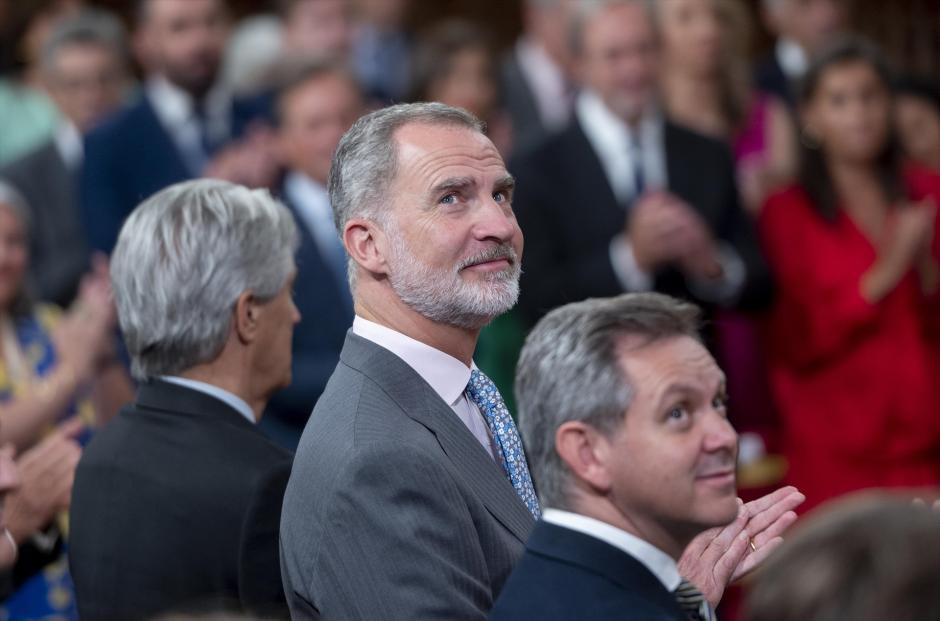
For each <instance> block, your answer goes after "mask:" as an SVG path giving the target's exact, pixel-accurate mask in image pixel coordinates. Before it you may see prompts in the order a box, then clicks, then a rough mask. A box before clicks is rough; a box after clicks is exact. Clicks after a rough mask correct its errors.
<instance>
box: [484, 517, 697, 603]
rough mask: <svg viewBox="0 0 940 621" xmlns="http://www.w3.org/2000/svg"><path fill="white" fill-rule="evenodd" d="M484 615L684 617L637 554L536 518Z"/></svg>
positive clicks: (672, 596) (661, 584) (671, 595)
mask: <svg viewBox="0 0 940 621" xmlns="http://www.w3.org/2000/svg"><path fill="white" fill-rule="evenodd" d="M489 619H490V621H527V620H531V621H608V620H609V621H623V620H624V619H630V620H631V621H634V620H635V621H688V617H687V616H686V615H685V614H684V613H683V611H682V609H681V608H680V607H679V604H678V603H677V602H676V599H675V596H674V595H673V594H672V593H670V592H669V591H667V590H666V587H665V586H663V583H662V582H660V581H659V579H658V578H656V576H654V575H653V574H652V573H651V572H650V571H649V570H648V569H647V568H646V567H645V566H644V565H642V564H641V563H640V562H639V561H638V560H636V559H635V558H633V557H632V556H630V555H629V554H627V553H626V552H623V551H622V550H619V549H617V548H615V547H614V546H612V545H610V544H608V543H606V542H604V541H601V540H600V539H596V538H594V537H591V536H588V535H585V534H583V533H579V532H577V531H573V530H570V529H567V528H563V527H561V526H556V525H554V524H549V523H547V522H539V523H538V524H537V525H536V526H535V530H534V531H533V532H532V536H531V537H530V538H529V541H528V543H527V544H526V551H525V554H524V555H523V556H522V560H520V561H519V564H518V565H517V566H516V569H515V571H513V573H512V576H510V577H509V581H508V582H507V583H506V586H505V588H503V591H502V593H500V596H499V599H497V600H496V604H495V605H494V606H493V610H492V612H491V613H490V616H489Z"/></svg>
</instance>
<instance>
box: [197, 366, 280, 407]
mask: <svg viewBox="0 0 940 621" xmlns="http://www.w3.org/2000/svg"><path fill="white" fill-rule="evenodd" d="M242 375H243V374H241V373H233V372H231V371H228V370H223V369H222V368H220V366H219V365H218V364H216V363H209V364H202V365H197V366H195V367H192V368H190V369H187V370H185V371H183V372H182V373H180V374H179V376H180V377H182V378H184V379H189V380H194V381H197V382H203V383H205V384H211V385H212V386H215V387H216V388H221V389H222V390H224V391H226V392H230V393H232V394H233V395H235V396H236V397H238V398H239V399H241V400H242V401H244V402H245V403H247V404H248V406H249V407H250V408H251V411H252V412H253V413H254V416H255V420H256V421H257V420H260V419H261V414H262V413H263V412H264V406H265V405H266V404H267V397H259V396H256V395H251V394H248V393H249V392H250V390H249V387H250V386H251V381H250V378H247V377H242Z"/></svg>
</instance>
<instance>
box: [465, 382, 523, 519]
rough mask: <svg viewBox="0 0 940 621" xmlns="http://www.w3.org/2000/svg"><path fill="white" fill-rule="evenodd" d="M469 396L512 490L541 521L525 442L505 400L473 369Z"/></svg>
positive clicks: (490, 383) (468, 389) (494, 385)
mask: <svg viewBox="0 0 940 621" xmlns="http://www.w3.org/2000/svg"><path fill="white" fill-rule="evenodd" d="M467 396H469V397H470V399H471V400H472V401H473V402H474V403H476V404H477V407H478V408H480V412H482V413H483V418H484V419H486V424H487V426H488V427H489V428H490V433H492V434H493V438H494V439H495V440H496V446H497V448H498V449H499V457H500V463H502V465H503V470H505V471H506V476H507V477H509V481H510V482H511V483H512V486H513V488H514V489H515V490H516V493H517V494H518V495H519V498H521V499H522V502H524V503H525V506H526V507H528V508H529V512H530V513H531V514H532V517H533V518H535V519H536V520H537V519H539V515H541V511H540V510H539V499H538V498H537V497H536V495H535V488H533V487H532V476H531V475H530V474H529V466H528V464H526V461H525V453H523V452H522V440H521V439H520V438H519V432H518V431H517V430H516V424H515V423H514V422H512V417H511V416H510V415H509V410H508V409H506V404H505V403H504V402H503V398H502V396H500V394H499V391H498V390H496V384H494V383H493V381H492V380H490V378H488V377H487V376H486V375H484V374H483V372H482V371H479V370H477V369H474V370H473V371H471V372H470V383H469V384H467Z"/></svg>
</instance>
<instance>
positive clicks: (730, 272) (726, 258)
mask: <svg viewBox="0 0 940 621" xmlns="http://www.w3.org/2000/svg"><path fill="white" fill-rule="evenodd" d="M716 251H717V254H718V264H719V265H721V278H715V279H701V278H690V279H689V280H688V281H687V283H686V284H688V286H689V291H691V292H692V294H693V295H695V296H696V297H698V298H700V299H702V300H704V301H706V302H711V303H713V304H719V305H722V306H731V305H732V304H734V303H735V302H736V301H737V299H738V296H739V295H740V294H741V290H742V289H743V288H744V281H745V280H746V279H747V268H746V267H745V266H744V261H742V260H741V256H740V255H739V254H738V253H737V251H736V250H735V249H734V248H732V247H731V246H729V245H728V244H726V243H719V244H718V247H717V250H716Z"/></svg>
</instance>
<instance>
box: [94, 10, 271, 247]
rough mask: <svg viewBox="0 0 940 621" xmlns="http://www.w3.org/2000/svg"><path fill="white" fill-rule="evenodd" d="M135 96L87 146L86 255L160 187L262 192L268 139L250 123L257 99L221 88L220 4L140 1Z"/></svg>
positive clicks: (107, 241)
mask: <svg viewBox="0 0 940 621" xmlns="http://www.w3.org/2000/svg"><path fill="white" fill-rule="evenodd" d="M137 19H138V35H137V40H138V43H139V45H138V48H137V49H138V51H139V52H140V54H141V62H142V64H143V65H144V67H145V68H146V69H147V76H146V81H145V83H144V85H143V88H142V93H141V96H140V97H139V98H138V99H137V100H136V101H135V102H134V103H133V104H131V105H130V106H129V107H127V108H125V109H123V110H122V111H120V112H119V113H118V114H116V115H115V116H113V117H112V118H110V119H108V120H107V121H105V122H104V123H103V124H101V125H100V126H98V127H97V128H95V129H94V130H93V131H92V132H91V133H90V134H89V135H88V136H87V138H86V143H85V166H84V169H83V171H82V179H81V201H80V206H81V214H82V220H83V223H84V224H85V227H86V230H87V234H88V237H89V242H90V245H91V247H92V249H94V250H100V251H103V252H106V253H110V252H111V249H112V247H113V246H114V243H115V240H116V239H117V233H118V231H119V230H120V227H121V223H122V222H123V221H124V218H125V217H127V215H128V214H130V212H131V210H132V209H133V208H134V207H135V206H136V205H137V204H138V203H139V202H140V201H141V200H143V199H144V198H147V197H148V196H150V195H151V194H153V193H155V192H157V191H158V190H161V189H163V188H164V187H166V186H168V185H171V184H173V183H177V182H179V181H185V180H187V179H192V178H196V177H200V176H203V175H206V176H214V177H221V178H225V179H227V180H229V181H235V182H239V183H243V184H245V185H255V186H256V185H263V184H264V182H265V181H267V179H268V177H269V176H270V173H271V171H272V170H273V169H274V164H273V157H267V155H268V153H269V152H270V149H269V148H267V147H268V145H269V144H270V140H269V139H267V134H264V133H261V132H260V131H259V130H254V131H252V132H251V133H250V135H249V136H247V137H245V139H244V140H242V141H240V142H239V143H237V146H235V145H234V144H233V141H235V140H236V139H239V138H242V137H243V134H245V133H246V131H247V130H248V129H249V126H250V125H251V124H252V122H254V121H257V120H258V119H259V117H263V116H264V112H265V106H264V105H263V101H262V100H251V101H242V100H238V99H235V98H234V97H233V96H232V94H231V93H229V92H227V91H226V90H225V88H223V87H222V86H221V85H220V84H219V82H218V81H217V76H218V74H219V65H220V59H221V56H222V51H223V49H224V47H225V43H226V39H227V33H228V17H227V14H226V11H225V5H224V4H223V2H222V0H140V1H139V10H138V14H137Z"/></svg>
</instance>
